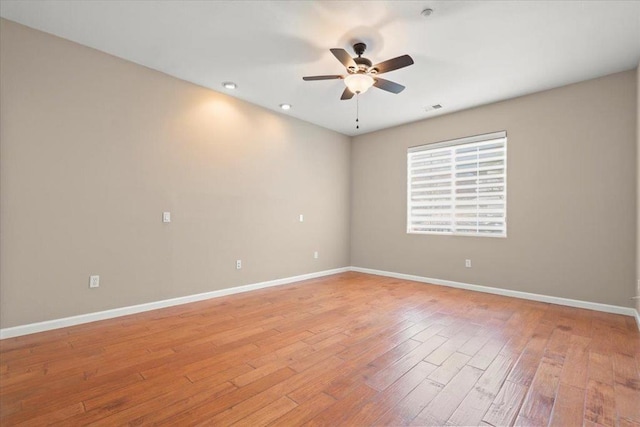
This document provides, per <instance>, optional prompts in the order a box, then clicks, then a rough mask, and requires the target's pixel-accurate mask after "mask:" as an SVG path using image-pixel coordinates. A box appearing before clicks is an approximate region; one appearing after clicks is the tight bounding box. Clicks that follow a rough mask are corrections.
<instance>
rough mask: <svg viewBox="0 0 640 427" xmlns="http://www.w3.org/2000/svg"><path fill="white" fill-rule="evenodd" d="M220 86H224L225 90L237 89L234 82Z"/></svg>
mask: <svg viewBox="0 0 640 427" xmlns="http://www.w3.org/2000/svg"><path fill="white" fill-rule="evenodd" d="M222 86H224V88H225V89H235V88H237V87H238V85H237V84H235V83H234V82H224V83H222Z"/></svg>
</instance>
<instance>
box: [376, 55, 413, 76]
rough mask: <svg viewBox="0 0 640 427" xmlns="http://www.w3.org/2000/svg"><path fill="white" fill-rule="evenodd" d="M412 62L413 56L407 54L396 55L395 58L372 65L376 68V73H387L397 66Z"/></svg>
mask: <svg viewBox="0 0 640 427" xmlns="http://www.w3.org/2000/svg"><path fill="white" fill-rule="evenodd" d="M411 64H413V58H411V57H410V56H409V55H402V56H398V57H397V58H393V59H389V60H388V61H384V62H381V63H379V64H376V65H374V66H373V68H375V69H376V70H378V74H382V73H388V72H389V71H393V70H397V69H398V68H403V67H408V66H409V65H411Z"/></svg>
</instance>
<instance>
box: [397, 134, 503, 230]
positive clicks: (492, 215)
mask: <svg viewBox="0 0 640 427" xmlns="http://www.w3.org/2000/svg"><path fill="white" fill-rule="evenodd" d="M407 233H417V234H451V235H462V236H494V237H506V236H507V133H506V132H495V133H491V134H486V135H478V136H472V137H468V138H461V139H456V140H453V141H445V142H439V143H435V144H427V145H421V146H419V147H412V148H409V150H408V152H407Z"/></svg>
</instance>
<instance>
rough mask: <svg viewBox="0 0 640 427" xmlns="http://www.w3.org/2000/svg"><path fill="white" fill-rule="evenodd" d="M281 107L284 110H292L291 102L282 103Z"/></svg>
mask: <svg viewBox="0 0 640 427" xmlns="http://www.w3.org/2000/svg"><path fill="white" fill-rule="evenodd" d="M280 108H282V109H283V110H290V109H291V104H280Z"/></svg>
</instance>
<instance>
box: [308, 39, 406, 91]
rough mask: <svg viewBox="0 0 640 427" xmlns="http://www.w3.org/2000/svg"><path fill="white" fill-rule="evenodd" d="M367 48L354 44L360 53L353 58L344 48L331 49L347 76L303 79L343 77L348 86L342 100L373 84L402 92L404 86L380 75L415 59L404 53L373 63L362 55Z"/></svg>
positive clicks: (315, 78) (363, 45)
mask: <svg viewBox="0 0 640 427" xmlns="http://www.w3.org/2000/svg"><path fill="white" fill-rule="evenodd" d="M366 49H367V45H366V44H364V43H356V44H354V45H353V50H354V52H355V53H356V55H358V56H356V57H354V58H352V57H351V55H349V53H348V52H347V51H346V50H344V49H339V48H334V49H330V50H331V53H333V56H335V57H336V58H337V59H338V61H340V62H341V63H342V65H344V66H345V67H346V68H347V73H348V74H347V75H346V76H343V75H339V74H336V75H328V76H309V77H303V78H302V79H303V80H306V81H312V80H333V79H343V80H344V83H345V84H346V86H347V87H346V88H345V90H344V92H342V96H341V97H340V99H342V100H345V99H351V98H353V95H355V94H360V93H365V92H366V91H367V90H368V89H369V88H370V87H371V86H375V87H377V88H378V89H382V90H386V91H387V92H391V93H400V92H402V91H403V90H404V86H402V85H401V84H398V83H395V82H392V81H390V80H385V79H381V78H380V77H378V75H379V74H382V73H388V72H389V71H393V70H397V69H399V68H404V67H408V66H409V65H411V64H413V59H412V58H411V57H410V56H409V55H402V56H398V57H397V58H393V59H389V60H387V61H383V62H380V63H378V64H376V65H373V63H372V62H371V61H370V60H369V59H367V58H364V57H363V56H362V54H363V53H364V51H365V50H366Z"/></svg>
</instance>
